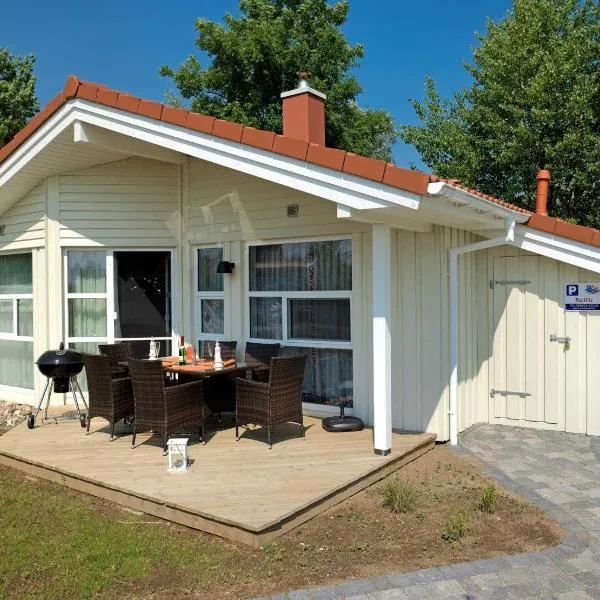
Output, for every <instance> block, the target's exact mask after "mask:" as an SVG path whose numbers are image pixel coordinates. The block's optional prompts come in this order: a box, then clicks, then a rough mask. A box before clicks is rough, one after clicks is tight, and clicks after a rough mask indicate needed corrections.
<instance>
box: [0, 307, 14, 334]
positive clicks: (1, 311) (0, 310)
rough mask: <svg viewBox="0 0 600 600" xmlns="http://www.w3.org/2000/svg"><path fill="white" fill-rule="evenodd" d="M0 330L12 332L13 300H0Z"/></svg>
mask: <svg viewBox="0 0 600 600" xmlns="http://www.w3.org/2000/svg"><path fill="white" fill-rule="evenodd" d="M0 331H1V332H2V333H12V332H13V301H12V300H0Z"/></svg>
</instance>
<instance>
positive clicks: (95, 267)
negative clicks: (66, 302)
mask: <svg viewBox="0 0 600 600" xmlns="http://www.w3.org/2000/svg"><path fill="white" fill-rule="evenodd" d="M68 264H69V278H68V279H69V290H68V291H69V293H71V294H93V293H96V294H103V293H105V292H106V254H105V253H104V252H95V251H90V250H81V251H70V252H69V255H68Z"/></svg>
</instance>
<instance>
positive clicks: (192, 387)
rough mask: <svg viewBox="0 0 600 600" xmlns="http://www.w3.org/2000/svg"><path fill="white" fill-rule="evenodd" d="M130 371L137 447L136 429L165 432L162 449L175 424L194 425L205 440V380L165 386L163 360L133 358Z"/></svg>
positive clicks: (202, 440) (179, 425) (133, 440)
mask: <svg viewBox="0 0 600 600" xmlns="http://www.w3.org/2000/svg"><path fill="white" fill-rule="evenodd" d="M128 363H129V373H130V374H131V382H132V384H133V393H134V396H135V421H134V423H133V439H132V440H131V447H132V448H134V447H135V435H136V432H137V431H147V430H149V429H151V430H152V431H154V432H156V433H162V434H163V440H164V445H163V449H164V451H165V452H166V449H167V440H168V439H169V435H170V434H172V433H173V432H174V430H175V428H179V427H184V426H191V425H194V426H196V427H197V428H198V432H199V434H200V441H201V442H202V443H204V418H205V415H206V412H207V409H206V406H205V404H204V382H203V381H192V382H190V383H182V384H179V385H173V386H170V387H165V378H164V373H163V367H162V364H161V362H160V361H149V360H136V359H135V358H130V359H129V361H128Z"/></svg>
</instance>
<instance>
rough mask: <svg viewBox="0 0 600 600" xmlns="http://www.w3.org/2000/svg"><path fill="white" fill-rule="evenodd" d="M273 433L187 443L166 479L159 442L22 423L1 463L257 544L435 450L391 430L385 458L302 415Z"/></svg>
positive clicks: (230, 434) (362, 440) (1, 440)
mask: <svg viewBox="0 0 600 600" xmlns="http://www.w3.org/2000/svg"><path fill="white" fill-rule="evenodd" d="M305 425H306V426H307V431H306V439H305V440H304V439H302V438H300V437H296V436H297V433H298V427H297V426H293V425H290V426H282V427H281V428H279V429H278V430H276V432H275V436H274V440H275V443H274V445H273V448H272V449H271V450H269V448H268V446H267V444H266V443H265V441H264V433H263V432H261V431H260V429H257V430H254V431H249V432H247V433H246V434H245V435H244V436H243V437H242V439H241V440H240V441H239V442H236V441H235V435H234V430H233V429H224V430H219V431H213V432H212V433H211V434H209V439H208V442H207V443H206V445H202V444H199V443H198V442H197V441H196V440H197V438H196V437H195V436H194V437H192V442H191V444H190V447H189V454H190V457H191V459H192V460H193V461H194V462H193V464H192V465H191V467H190V469H189V470H188V471H187V472H185V473H169V472H168V471H167V458H166V457H163V455H162V449H161V442H160V440H159V438H158V437H154V438H151V436H150V435H149V434H138V439H137V442H138V445H137V446H136V448H135V449H133V450H132V449H131V435H130V433H128V430H127V429H125V428H124V427H120V429H118V433H119V434H120V435H121V436H122V437H117V439H115V440H114V441H113V442H110V439H109V429H108V426H107V423H106V421H104V420H102V419H100V418H96V419H94V420H93V421H92V426H91V429H90V435H87V436H86V435H85V432H84V430H83V429H82V428H81V427H80V426H79V422H78V421H75V420H70V419H59V422H58V423H55V422H49V423H41V424H39V425H36V428H35V429H34V430H33V431H30V430H28V429H27V428H26V426H25V424H22V425H20V426H18V427H16V428H14V429H13V430H11V431H9V432H7V433H6V434H4V435H3V436H1V437H0V463H2V464H5V465H8V466H11V467H14V468H17V469H20V470H23V471H26V472H28V473H30V474H33V475H35V476H38V477H42V478H46V479H50V480H52V481H55V482H58V483H61V484H64V485H67V486H69V487H72V488H74V489H78V490H80V491H83V492H85V493H89V494H92V495H95V496H99V497H102V498H105V499H107V500H110V501H112V502H116V503H118V504H121V505H123V506H126V507H128V508H132V509H135V510H141V511H143V512H146V513H149V514H152V515H155V516H158V517H161V518H165V519H168V520H170V521H174V522H177V523H181V524H183V525H186V526H189V527H194V528H196V529H201V530H203V531H207V532H209V533H213V534H216V535H220V536H222V537H226V538H228V539H232V540H234V541H238V542H243V543H247V544H251V545H253V546H255V547H256V546H260V545H261V544H263V543H266V542H268V541H271V540H272V539H274V538H276V537H278V536H279V535H282V534H283V533H285V532H286V531H289V530H290V529H292V528H294V527H296V526H298V525H300V524H301V523H303V522H305V521H306V520H308V519H310V518H312V517H314V516H316V515H317V514H319V513H321V512H323V511H324V510H326V509H327V508H329V507H330V506H333V505H335V504H337V503H338V502H341V501H342V500H343V499H345V498H347V497H348V496H350V495H352V494H354V493H356V492H358V491H360V490H361V489H364V488H365V487H367V486H368V485H371V484H372V483H374V482H375V481H377V480H379V479H381V478H382V477H384V476H385V475H387V474H388V473H389V472H390V471H392V470H394V469H396V468H398V467H399V466H401V465H402V464H405V463H406V462H409V461H411V460H414V458H416V457H417V456H420V455H421V454H423V453H424V452H426V451H428V450H429V449H431V448H432V447H433V444H434V441H435V435H434V434H416V433H394V434H393V440H392V441H393V450H392V453H391V454H390V455H388V456H386V457H381V456H376V455H375V454H374V453H373V445H372V431H371V430H369V429H365V430H364V431H361V432H352V433H342V434H340V433H327V432H325V431H324V430H323V429H322V427H321V423H320V421H319V420H318V419H312V418H306V419H305Z"/></svg>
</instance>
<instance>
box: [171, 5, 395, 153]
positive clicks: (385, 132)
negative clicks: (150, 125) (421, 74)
mask: <svg viewBox="0 0 600 600" xmlns="http://www.w3.org/2000/svg"><path fill="white" fill-rule="evenodd" d="M239 6H240V16H239V17H236V16H233V15H231V14H230V13H227V14H226V15H225V16H224V22H225V24H224V25H223V24H221V23H215V22H213V21H210V20H207V19H198V20H197V21H196V29H197V32H198V38H197V39H196V46H197V48H198V49H199V50H201V51H202V52H203V53H205V54H206V55H207V56H208V59H209V64H208V65H207V66H203V65H202V64H201V62H200V59H199V58H198V57H197V56H195V55H191V56H189V57H188V58H187V60H185V61H184V62H183V63H182V64H181V66H180V67H178V68H177V69H171V68H169V67H167V66H163V67H162V68H161V70H160V72H161V74H162V75H164V76H167V77H172V78H173V80H174V81H175V84H176V86H177V88H178V91H179V94H180V95H181V96H182V97H183V98H184V99H186V100H191V109H192V110H194V111H196V112H199V113H204V114H209V115H214V116H216V117H219V118H222V119H228V120H232V121H235V122H237V123H243V124H245V125H251V126H253V127H258V128H261V129H267V130H270V131H277V132H281V127H282V125H281V99H280V97H279V95H280V93H281V92H282V91H286V90H290V89H293V88H295V87H296V85H297V76H296V72H297V71H309V72H310V74H311V75H310V79H309V80H310V84H311V85H312V86H313V87H314V88H316V89H318V90H320V91H322V92H324V93H325V94H327V110H326V115H327V116H326V143H327V145H329V146H332V147H337V148H342V149H344V150H349V151H352V152H356V153H357V154H362V155H365V156H372V157H376V158H383V159H386V160H389V159H390V156H391V149H392V145H393V143H394V142H395V140H396V138H397V133H396V130H395V128H394V124H393V121H392V118H391V116H390V115H389V114H388V113H387V112H385V111H383V110H369V109H364V108H361V107H360V106H358V104H357V102H356V99H357V96H358V95H359V94H360V92H361V87H360V85H359V83H358V80H357V79H356V77H354V76H353V75H349V70H350V69H352V68H354V67H356V66H358V63H359V60H360V59H361V58H362V57H363V55H364V50H363V47H362V46H361V45H360V44H356V45H351V44H349V43H348V41H347V40H346V38H345V37H344V35H343V33H342V32H341V31H340V27H341V26H342V25H343V24H344V22H345V21H346V19H347V17H348V10H349V6H348V2H347V0H342V1H340V2H336V3H335V4H333V5H331V4H329V3H328V2H327V0H240V3H239Z"/></svg>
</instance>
